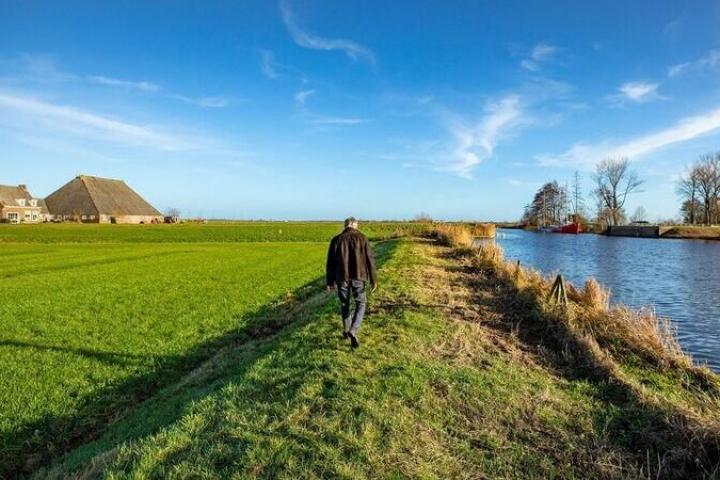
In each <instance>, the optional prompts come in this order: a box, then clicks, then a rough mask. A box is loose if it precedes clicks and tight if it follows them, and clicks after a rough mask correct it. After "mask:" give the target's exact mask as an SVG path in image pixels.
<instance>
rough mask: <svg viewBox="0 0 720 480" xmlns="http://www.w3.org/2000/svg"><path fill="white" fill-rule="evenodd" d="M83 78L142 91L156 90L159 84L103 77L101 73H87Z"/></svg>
mask: <svg viewBox="0 0 720 480" xmlns="http://www.w3.org/2000/svg"><path fill="white" fill-rule="evenodd" d="M85 79H86V80H87V81H88V82H90V83H96V84H98V85H105V86H109V87H122V88H129V89H132V90H142V91H144V92H158V91H160V86H159V85H156V84H154V83H152V82H145V81H143V82H131V81H128V80H118V79H117V78H110V77H103V76H101V75H88V76H86V77H85Z"/></svg>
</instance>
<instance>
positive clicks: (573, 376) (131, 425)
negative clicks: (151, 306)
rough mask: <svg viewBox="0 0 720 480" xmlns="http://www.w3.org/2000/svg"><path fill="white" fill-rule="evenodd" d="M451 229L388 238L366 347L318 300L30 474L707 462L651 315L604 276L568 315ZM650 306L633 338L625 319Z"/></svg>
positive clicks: (534, 284) (533, 283)
mask: <svg viewBox="0 0 720 480" xmlns="http://www.w3.org/2000/svg"><path fill="white" fill-rule="evenodd" d="M446 233H447V232H446ZM462 238H465V236H464V235H457V236H452V235H448V236H446V237H444V239H443V241H444V242H446V243H448V244H450V245H451V246H443V245H440V244H439V243H438V242H437V241H434V240H428V239H420V238H413V239H403V240H399V241H393V242H392V243H391V244H392V247H391V248H385V249H383V251H384V252H386V253H385V254H383V255H385V256H386V261H385V262H384V264H383V266H382V268H381V270H380V285H381V288H380V290H379V291H378V292H377V293H376V294H375V295H373V296H372V297H371V300H370V306H369V311H368V318H367V320H366V324H365V326H364V328H363V330H362V332H361V333H362V336H361V342H362V346H361V348H360V349H359V350H356V351H353V350H351V349H350V348H349V347H348V345H347V342H346V341H344V340H342V339H340V338H339V332H340V330H339V320H338V319H337V318H336V313H335V311H336V304H335V300H334V299H332V297H331V296H328V295H326V294H318V296H314V297H312V299H311V301H310V302H306V303H303V304H302V305H301V306H299V307H298V308H295V309H290V310H287V311H286V312H284V313H283V311H282V310H278V311H277V312H274V313H273V314H272V315H270V316H269V318H268V320H267V322H268V323H269V324H270V325H269V327H268V328H266V329H263V328H258V329H257V331H255V332H254V333H253V335H252V336H250V337H247V338H245V339H244V340H242V341H239V342H237V343H233V344H231V345H229V346H227V347H225V348H224V349H223V350H222V351H219V352H218V354H217V355H216V356H214V357H213V358H212V359H210V360H209V361H207V362H205V363H203V364H201V365H198V366H197V368H195V370H193V371H192V372H191V373H190V374H189V375H188V376H186V377H185V378H183V379H181V380H180V381H178V382H176V383H174V384H172V385H170V386H167V387H165V388H163V389H161V390H159V391H157V392H154V393H153V394H152V395H151V396H150V397H149V398H147V399H146V400H145V401H144V402H141V403H139V404H138V405H135V406H134V407H133V408H132V409H131V410H129V411H125V412H122V413H120V412H118V417H117V418H116V419H115V420H114V421H113V423H112V424H111V425H109V426H108V427H107V428H106V429H105V430H104V431H102V432H97V434H96V435H94V436H90V437H88V438H87V439H86V441H85V442H79V443H78V444H77V445H76V448H75V449H74V450H72V451H71V452H69V453H68V454H67V455H66V456H65V457H64V458H63V459H61V460H60V461H59V462H58V463H56V464H55V465H54V466H52V467H50V468H49V469H46V470H42V471H39V472H37V475H36V476H37V477H38V478H45V477H56V478H61V477H65V476H69V475H73V474H80V475H81V476H82V478H100V477H108V476H110V477H124V476H134V477H137V478H148V477H156V478H157V477H164V476H171V475H172V476H176V477H189V476H201V477H204V478H227V477H230V476H232V475H239V476H244V477H251V478H253V477H259V478H317V477H339V478H398V477H425V478H428V477H434V478H528V477H536V478H547V477H561V478H572V477H575V478H646V477H652V478H655V477H660V478H702V477H703V476H704V475H705V476H711V475H712V474H713V472H716V471H717V470H713V469H715V468H717V464H718V461H720V460H719V455H718V432H720V428H719V427H718V425H717V411H718V409H720V400H719V398H720V381H718V378H717V377H716V376H715V375H713V374H711V373H710V372H709V371H707V370H705V369H697V368H695V367H692V366H691V365H690V364H689V362H688V361H687V359H686V358H685V357H683V356H682V355H681V354H680V353H679V352H678V351H677V350H676V349H675V348H674V347H673V344H672V341H671V339H670V338H669V337H666V336H663V335H662V334H658V335H659V336H658V335H656V334H655V333H653V332H656V331H657V332H660V331H661V330H653V328H650V327H651V326H652V322H650V323H648V321H647V317H639V316H632V315H630V314H628V315H627V316H623V315H620V314H616V313H613V312H614V311H610V310H608V309H607V308H606V306H605V305H604V304H603V301H602V299H603V296H602V290H601V289H598V288H597V286H594V287H593V286H589V287H588V288H587V289H586V290H582V291H576V290H574V289H571V290H570V292H569V293H570V299H571V301H572V305H571V308H570V309H569V310H568V311H565V310H559V309H557V307H552V306H550V305H549V304H547V302H545V300H544V298H545V290H546V287H547V285H546V284H545V283H544V282H543V280H542V279H540V278H539V277H538V276H537V275H534V274H532V273H530V272H527V271H525V270H522V269H517V267H516V266H515V265H512V264H506V263H505V262H503V261H502V259H501V256H500V254H499V252H498V251H497V250H495V249H486V250H483V251H478V250H474V249H469V248H466V247H464V246H458V245H456V244H455V240H454V239H462ZM274 315H278V316H279V317H278V319H274ZM270 317H272V318H270ZM641 318H643V319H646V320H645V321H644V323H642V322H641V323H640V325H641V326H644V328H642V329H640V330H638V332H639V333H637V334H635V333H634V332H635V330H633V329H631V328H628V327H630V326H634V325H635V323H636V322H640V321H641V320H640V319H641ZM603 319H610V320H611V321H609V322H605V321H603ZM619 332H621V334H619ZM666 341H667V342H668V343H667V344H666V343H664V342H666ZM658 342H660V343H658Z"/></svg>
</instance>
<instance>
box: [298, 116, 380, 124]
mask: <svg viewBox="0 0 720 480" xmlns="http://www.w3.org/2000/svg"><path fill="white" fill-rule="evenodd" d="M367 121H368V120H367V118H356V117H326V116H322V115H313V116H312V117H311V118H310V122H311V123H315V124H318V125H358V124H360V123H365V122H367Z"/></svg>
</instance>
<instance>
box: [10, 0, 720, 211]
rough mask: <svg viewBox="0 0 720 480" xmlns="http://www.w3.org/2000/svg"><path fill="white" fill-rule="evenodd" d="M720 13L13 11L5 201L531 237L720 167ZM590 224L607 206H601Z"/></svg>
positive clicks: (198, 6) (606, 7)
mask: <svg viewBox="0 0 720 480" xmlns="http://www.w3.org/2000/svg"><path fill="white" fill-rule="evenodd" d="M718 25H720V2H718V1H707V2H702V1H698V2H691V3H690V2H680V1H678V2H669V1H668V2H662V1H637V2H625V1H623V2H620V1H607V2H576V1H546V2H541V1H532V2H508V1H496V2H491V1H472V2H470V1H468V2H461V1H457V2H443V1H425V2H417V1H412V2H410V1H393V2H388V1H382V2H381V1H362V2H338V1H315V0H312V1H302V2H300V1H290V0H288V1H285V2H274V1H244V2H240V1H237V2H230V1H225V2H210V1H206V2H164V1H162V2H161V1H158V2H83V1H72V2H58V1H48V2H42V1H36V2H27V1H8V0H2V1H1V2H0V145H2V148H1V149H0V166H2V168H1V169H0V183H2V184H18V183H26V184H28V185H29V186H30V188H31V189H32V191H33V192H34V194H35V195H38V196H45V195H47V194H49V193H51V192H52V191H53V190H55V189H56V188H57V187H59V186H60V185H62V184H63V183H65V182H66V181H69V180H70V179H71V178H73V177H74V176H75V175H77V174H79V173H84V174H91V175H99V176H107V177H111V178H122V179H125V180H126V181H127V182H128V183H129V184H130V185H131V186H133V187H134V188H135V189H136V190H138V191H139V192H140V193H141V194H143V195H144V196H145V197H146V198H148V199H149V200H150V201H151V203H153V204H154V205H155V206H157V207H158V208H159V209H163V210H164V209H166V208H168V207H177V208H179V209H180V210H181V211H182V212H183V214H184V215H189V216H207V217H226V218H229V217H231V218H243V219H251V218H278V219H330V218H343V217H345V216H348V215H351V214H352V215H355V216H359V217H361V218H375V219H383V218H412V217H414V216H415V215H416V214H418V213H419V212H427V213H429V214H431V215H432V216H433V217H435V218H444V219H493V220H513V219H517V218H518V217H519V216H520V215H521V213H522V208H523V205H525V204H526V203H527V202H528V201H529V200H530V199H531V198H532V195H533V192H534V190H536V189H537V188H538V187H539V186H540V185H541V184H542V183H543V182H544V181H547V180H552V179H557V180H558V181H559V182H561V183H564V182H566V181H569V180H570V178H571V177H572V175H573V172H574V171H575V170H579V171H580V172H581V173H582V175H583V179H584V188H585V190H586V192H589V190H590V189H591V179H590V173H591V172H592V169H593V166H594V164H595V163H596V162H597V161H598V160H600V159H602V158H603V157H605V156H608V155H611V156H628V157H629V158H630V159H631V161H632V162H633V165H634V168H636V169H637V170H638V172H639V173H640V175H641V176H642V178H644V179H645V180H646V183H645V185H644V188H643V190H644V191H643V192H642V193H638V194H636V195H635V196H633V198H631V199H630V200H629V202H628V210H630V212H632V210H634V209H635V207H637V206H640V205H642V206H644V207H645V209H646V210H647V211H648V213H649V215H650V217H651V219H656V218H658V217H663V218H667V217H676V216H677V215H678V203H679V201H678V199H677V197H676V195H675V193H674V187H675V182H676V179H677V177H678V175H679V174H680V173H681V172H682V171H683V169H684V168H685V166H686V165H688V164H689V163H691V162H692V161H693V160H694V159H695V158H697V157H698V156H699V155H701V154H703V153H707V152H711V151H716V150H720V28H718V27H717V26H718ZM588 205H591V202H588Z"/></svg>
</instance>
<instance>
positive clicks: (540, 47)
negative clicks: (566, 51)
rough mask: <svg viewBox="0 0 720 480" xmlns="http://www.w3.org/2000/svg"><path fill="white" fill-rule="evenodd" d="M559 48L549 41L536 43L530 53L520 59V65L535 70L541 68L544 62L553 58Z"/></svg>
mask: <svg viewBox="0 0 720 480" xmlns="http://www.w3.org/2000/svg"><path fill="white" fill-rule="evenodd" d="M557 51H558V48H557V47H556V46H554V45H551V44H549V43H544V42H543V43H538V44H536V45H535V46H534V47H533V48H532V50H531V51H530V54H529V55H528V56H527V57H526V58H523V59H522V60H521V61H520V66H521V67H522V68H524V69H525V70H530V71H532V72H535V71H537V70H539V69H540V66H541V64H542V63H544V62H546V61H548V60H550V59H552V58H553V57H554V56H555V54H556V53H557Z"/></svg>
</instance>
